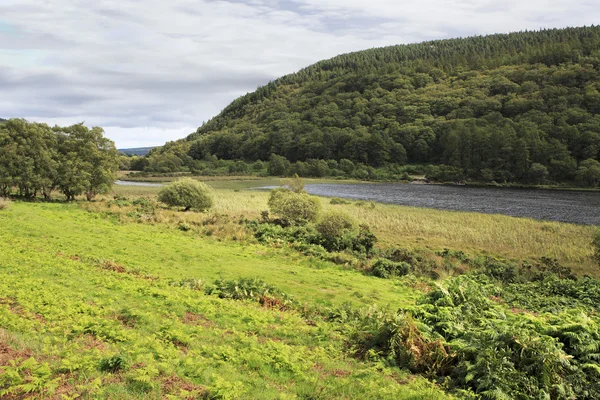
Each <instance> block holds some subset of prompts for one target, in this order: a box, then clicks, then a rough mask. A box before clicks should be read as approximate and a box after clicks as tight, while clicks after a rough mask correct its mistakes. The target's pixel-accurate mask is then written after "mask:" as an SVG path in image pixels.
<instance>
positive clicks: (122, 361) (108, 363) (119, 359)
mask: <svg viewBox="0 0 600 400" xmlns="http://www.w3.org/2000/svg"><path fill="white" fill-rule="evenodd" d="M128 365H129V360H128V359H127V357H126V356H124V355H122V354H117V355H114V356H112V357H107V358H103V359H102V360H100V364H98V370H100V371H102V372H112V373H114V372H118V371H124V370H126V369H127V367H128Z"/></svg>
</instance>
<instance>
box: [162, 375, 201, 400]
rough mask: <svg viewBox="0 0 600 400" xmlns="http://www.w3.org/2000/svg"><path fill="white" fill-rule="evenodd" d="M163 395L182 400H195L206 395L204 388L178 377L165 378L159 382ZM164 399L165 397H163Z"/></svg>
mask: <svg viewBox="0 0 600 400" xmlns="http://www.w3.org/2000/svg"><path fill="white" fill-rule="evenodd" d="M161 386H162V390H163V392H164V394H165V395H174V396H179V397H180V398H182V399H197V398H199V397H200V396H202V395H205V394H206V388H205V387H204V386H201V385H198V384H195V383H193V382H190V381H187V380H185V379H182V378H180V377H178V376H175V375H171V376H166V377H164V378H163V379H162V381H161ZM164 398H166V396H165V397H164Z"/></svg>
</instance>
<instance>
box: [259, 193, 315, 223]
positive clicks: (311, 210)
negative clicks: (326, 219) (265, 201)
mask: <svg viewBox="0 0 600 400" xmlns="http://www.w3.org/2000/svg"><path fill="white" fill-rule="evenodd" d="M320 208H321V204H320V203H319V200H318V199H316V198H314V197H311V196H309V195H308V194H307V193H295V192H292V191H291V190H288V189H274V190H273V191H271V195H270V196H269V209H270V210H271V212H272V213H273V214H276V215H279V217H280V218H281V221H282V222H283V224H285V225H304V224H306V223H308V222H313V221H315V220H316V219H317V215H318V214H319V210H320Z"/></svg>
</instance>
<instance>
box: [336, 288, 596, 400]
mask: <svg viewBox="0 0 600 400" xmlns="http://www.w3.org/2000/svg"><path fill="white" fill-rule="evenodd" d="M559 280H565V281H571V280H569V279H560V278H559ZM520 290H521V291H524V290H526V289H524V288H523V287H521V288H520ZM498 294H501V292H499V291H498V288H497V287H494V286H492V285H489V284H481V283H479V282H477V281H476V280H474V279H472V278H469V277H459V278H452V279H449V280H448V281H446V283H445V284H444V285H443V286H442V285H439V286H438V288H437V289H436V290H434V291H431V292H430V293H428V294H427V295H425V296H424V297H423V298H422V299H421V302H420V305H419V306H418V307H417V308H413V309H405V310H401V311H400V312H399V313H397V314H390V313H388V312H381V311H379V312H372V311H371V312H368V313H365V314H360V313H359V314H356V313H354V314H352V316H351V317H349V318H348V317H346V320H348V321H351V322H352V323H353V325H354V328H353V329H352V331H351V335H350V337H351V342H352V343H353V345H354V346H355V347H354V348H355V351H357V353H358V354H359V355H361V356H363V357H368V356H369V355H370V354H378V355H379V356H381V357H383V358H385V359H386V360H388V361H389V362H393V363H394V364H396V365H398V366H401V367H404V368H408V369H410V370H411V371H413V372H417V373H423V374H426V375H428V376H432V377H434V376H437V377H438V378H439V379H442V378H446V377H449V378H450V379H451V380H449V381H447V384H450V387H451V388H455V389H466V390H469V391H470V392H472V393H476V394H477V395H478V396H480V397H481V398H484V399H501V398H555V399H570V398H581V399H593V398H597V396H598V395H599V394H600V392H599V391H598V390H599V389H600V386H599V385H598V383H597V382H598V381H597V376H598V361H599V360H600V355H599V354H598V349H600V336H599V334H598V332H599V331H598V319H597V317H594V316H592V315H590V314H588V315H586V314H585V311H583V310H582V309H578V310H577V309H574V310H573V311H572V312H565V311H562V312H560V314H559V315H556V314H548V315H547V316H543V317H538V318H535V317H534V316H533V314H526V313H519V312H515V311H511V310H509V309H507V308H505V307H504V306H503V304H502V299H501V298H500V297H498ZM547 296H548V297H546V299H548V298H551V296H552V295H550V294H548V295H547ZM575 307H577V306H575Z"/></svg>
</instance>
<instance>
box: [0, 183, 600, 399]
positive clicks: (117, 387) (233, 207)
mask: <svg viewBox="0 0 600 400" xmlns="http://www.w3.org/2000/svg"><path fill="white" fill-rule="evenodd" d="M208 183H209V184H210V185H211V186H212V187H213V190H214V196H215V205H214V207H213V208H212V209H211V210H210V211H209V212H206V213H199V212H182V211H181V210H177V209H174V208H167V207H165V206H162V205H160V204H158V203H156V202H155V201H154V199H155V196H156V193H157V191H158V190H159V188H157V187H136V186H113V188H112V192H111V193H109V194H107V195H105V196H104V197H101V198H99V199H97V200H96V201H92V202H84V201H80V202H74V203H65V202H64V201H62V200H57V201H54V202H21V201H13V202H8V203H7V205H6V207H4V209H2V210H0V226H1V227H2V229H0V254H1V255H2V257H1V259H0V370H1V371H2V374H0V397H2V398H6V399H17V398H55V399H75V398H83V399H92V398H105V399H109V398H110V399H121V398H123V399H136V398H137V399H162V398H169V399H178V398H186V399H187V398H189V399H192V398H205V399H330V398H340V399H353V398H377V399H386V398H389V399H392V398H393V399H450V398H468V399H475V398H484V399H492V398H502V396H508V398H515V397H514V396H516V395H517V394H518V395H523V394H526V395H529V396H532V395H534V394H535V395H543V394H544V393H547V394H548V395H549V396H550V397H549V398H565V399H566V398H569V396H573V395H578V396H580V397H581V398H594V396H595V395H596V394H597V393H600V392H598V390H600V388H598V387H597V386H598V385H597V384H592V383H590V382H592V381H593V379H594V376H595V375H594V374H595V372H594V371H596V370H597V371H600V367H598V364H597V360H596V361H594V360H595V358H594V357H595V356H594V354H595V352H596V350H594V349H595V348H596V346H600V337H599V334H598V319H597V312H598V309H597V304H598V300H599V299H600V298H599V295H600V291H599V290H600V285H598V281H597V280H593V279H592V280H584V279H579V280H578V279H576V278H574V277H570V275H569V274H568V273H566V272H565V268H569V267H570V268H571V269H572V271H573V272H574V273H576V274H578V275H583V274H587V275H592V276H598V274H597V272H596V270H597V268H594V264H593V263H592V261H591V258H590V255H591V253H592V248H591V244H590V243H591V237H592V234H593V227H585V226H577V225H571V224H561V223H550V222H540V221H534V220H529V219H518V218H512V217H505V216H498V215H484V214H474V213H458V212H448V211H437V210H429V209H417V208H410V207H401V206H393V205H382V204H374V203H368V202H345V201H333V202H332V201H331V199H328V198H320V200H319V201H320V203H321V204H322V207H323V209H324V211H327V210H333V209H335V210H345V211H347V212H348V213H349V214H351V215H353V216H354V217H355V218H356V219H357V220H358V221H359V222H361V223H367V224H368V225H370V226H371V228H372V230H373V232H374V233H375V235H376V236H377V238H378V242H377V247H378V251H380V252H384V251H385V249H386V248H394V249H398V248H402V249H406V251H408V252H412V251H414V252H416V253H415V254H417V253H418V254H420V255H423V257H424V258H425V259H426V260H428V261H431V262H433V263H434V264H435V265H439V266H440V271H439V272H440V273H439V274H438V277H437V279H436V280H432V279H431V278H428V277H425V276H415V275H412V274H408V275H406V276H402V277H395V278H394V277H392V278H391V279H381V278H379V277H376V276H373V275H372V274H371V273H369V270H368V268H370V267H371V263H372V262H373V261H372V260H365V259H364V258H360V257H359V258H358V259H356V260H354V259H352V257H349V256H347V257H341V256H335V257H338V258H340V259H341V261H340V260H337V261H336V262H335V263H334V262H330V261H328V260H327V259H326V258H323V257H319V256H317V255H311V254H310V253H307V252H302V251H298V249H297V248H296V247H294V246H292V244H290V243H287V242H285V241H281V240H275V241H272V242H269V243H262V242H260V241H259V240H257V238H256V237H255V235H254V234H253V231H252V230H251V229H249V228H248V226H249V225H248V221H253V220H258V219H260V218H262V217H263V215H261V214H262V211H264V210H267V209H268V206H267V199H268V196H269V194H268V192H266V191H257V190H246V189H248V188H250V187H256V186H272V185H278V184H280V183H281V182H279V181H278V180H272V179H270V180H245V179H231V178H230V179H225V180H214V181H209V182H208ZM336 203H337V204H336ZM340 203H341V204H340ZM382 254H383V253H382ZM485 256H490V257H491V256H493V257H494V258H488V257H485ZM335 257H334V258H335ZM541 257H551V258H556V259H557V260H558V263H559V264H562V265H564V266H565V267H558V264H553V263H552V262H546V263H547V264H548V268H546V267H542V269H540V271H539V272H537V270H535V269H534V270H532V272H531V274H533V275H531V276H532V277H530V276H525V275H522V274H521V272H519V271H518V270H517V272H515V270H513V269H510V268H511V267H510V265H508V264H504V261H503V260H505V261H506V263H514V264H515V265H517V266H518V265H520V264H521V263H527V262H531V263H535V262H536V260H539V259H540V258H541ZM417 258H419V257H417ZM419 259H420V258H419ZM447 265H453V266H458V267H459V268H448V269H444V268H443V267H444V266H447ZM544 268H546V269H544ZM469 269H473V273H472V274H468V275H462V274H464V273H469ZM444 271H445V272H444ZM586 279H587V278H586ZM576 334H578V335H579V336H576ZM576 339H577V340H580V342H575V340H576ZM577 343H580V344H579V345H578V344H577ZM492 348H496V349H498V348H501V349H503V350H502V351H500V352H492V353H493V354H492V353H489V351H492V350H490V349H492ZM586 349H587V350H586ZM479 355H483V356H484V358H480V357H479ZM498 357H499V358H498ZM507 360H508V361H507ZM580 366H581V367H580ZM496 368H497V370H495V369H496ZM485 371H488V372H485ZM490 371H496V372H490ZM507 371H508V372H507ZM573 371H575V372H573ZM582 371H583V372H582ZM490 374H491V375H490ZM490 376H494V377H496V378H494V379H489V378H490ZM552 381H556V382H558V383H557V384H556V385H558V386H556V387H554V389H552V390H551V391H550V392H548V387H549V384H548V383H547V382H552ZM585 387H589V388H588V389H582V388H585ZM585 390H587V391H585ZM559 391H562V392H560V393H564V396H563V395H561V394H558V395H557V394H556V393H559ZM494 396H496V397H494Z"/></svg>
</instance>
